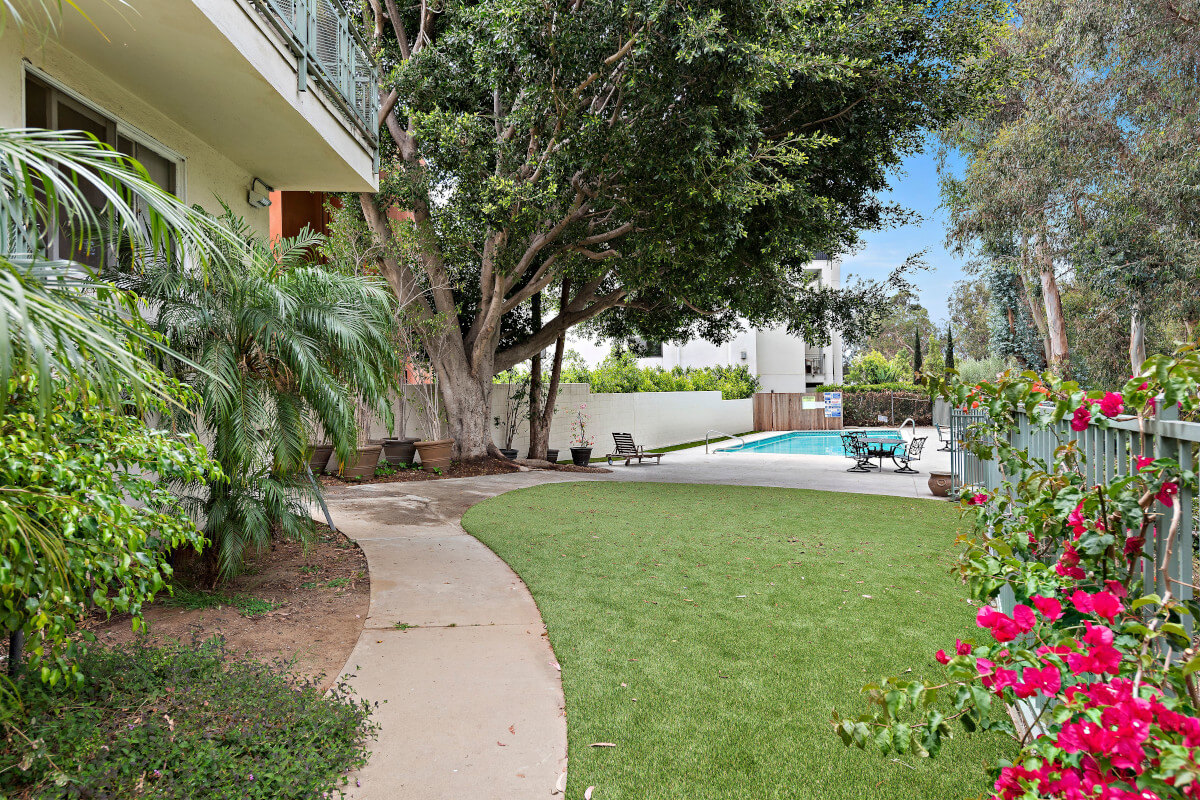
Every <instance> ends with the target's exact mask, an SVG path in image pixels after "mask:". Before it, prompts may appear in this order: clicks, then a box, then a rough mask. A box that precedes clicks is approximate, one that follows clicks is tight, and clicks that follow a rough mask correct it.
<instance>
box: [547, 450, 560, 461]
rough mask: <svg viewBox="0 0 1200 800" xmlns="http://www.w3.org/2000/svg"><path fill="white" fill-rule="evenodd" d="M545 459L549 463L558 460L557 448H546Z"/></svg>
mask: <svg viewBox="0 0 1200 800" xmlns="http://www.w3.org/2000/svg"><path fill="white" fill-rule="evenodd" d="M546 460H547V461H549V462H550V463H551V464H553V463H554V462H556V461H558V451H557V450H547V451H546Z"/></svg>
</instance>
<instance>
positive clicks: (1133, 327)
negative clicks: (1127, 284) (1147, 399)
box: [1129, 300, 1146, 375]
mask: <svg viewBox="0 0 1200 800" xmlns="http://www.w3.org/2000/svg"><path fill="white" fill-rule="evenodd" d="M1145 360H1146V312H1145V309H1143V308H1142V301H1141V300H1134V301H1133V309H1132V313H1130V315H1129V363H1130V365H1131V366H1132V367H1133V372H1132V374H1133V375H1137V374H1138V373H1139V372H1141V370H1142V362H1143V361H1145Z"/></svg>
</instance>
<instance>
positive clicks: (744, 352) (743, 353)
mask: <svg viewBox="0 0 1200 800" xmlns="http://www.w3.org/2000/svg"><path fill="white" fill-rule="evenodd" d="M745 360H746V351H745V350H743V351H742V361H745Z"/></svg>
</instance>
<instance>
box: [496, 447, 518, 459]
mask: <svg viewBox="0 0 1200 800" xmlns="http://www.w3.org/2000/svg"><path fill="white" fill-rule="evenodd" d="M500 452H501V453H504V457H505V458H507V459H508V460H509V461H514V460H516V458H517V451H516V449H515V448H512V447H501V448H500Z"/></svg>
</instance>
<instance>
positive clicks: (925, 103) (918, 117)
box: [359, 0, 1002, 458]
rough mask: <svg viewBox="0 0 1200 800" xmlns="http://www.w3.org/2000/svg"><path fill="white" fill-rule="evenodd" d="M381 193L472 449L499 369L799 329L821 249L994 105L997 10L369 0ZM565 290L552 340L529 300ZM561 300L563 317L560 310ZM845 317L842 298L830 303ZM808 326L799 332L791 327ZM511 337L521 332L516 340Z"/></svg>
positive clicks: (957, 3) (881, 207)
mask: <svg viewBox="0 0 1200 800" xmlns="http://www.w3.org/2000/svg"><path fill="white" fill-rule="evenodd" d="M369 11H370V13H368V14H367V22H368V26H369V27H370V26H373V34H374V40H375V42H376V43H377V51H378V54H379V59H380V62H381V65H382V68H383V74H384V81H383V88H382V90H381V94H382V100H383V102H382V106H381V110H380V122H381V125H382V127H383V129H384V131H385V136H384V137H383V138H384V141H383V144H382V148H381V149H382V162H383V163H382V173H381V174H382V177H381V185H380V190H379V192H377V193H364V194H362V195H360V197H359V201H360V206H361V210H362V213H363V216H364V218H365V221H366V223H367V226H368V228H369V230H370V231H371V234H372V236H373V237H374V238H375V239H376V243H377V244H378V245H379V247H378V248H377V250H376V252H377V253H378V254H379V260H380V265H379V267H380V270H381V272H382V274H383V275H384V276H385V277H386V278H387V280H388V282H389V283H390V284H391V286H392V288H393V289H394V290H395V292H396V293H397V295H398V296H399V298H400V301H401V302H402V303H405V304H412V306H413V307H414V308H415V309H416V313H417V314H418V315H420V316H423V317H424V318H426V319H430V320H432V319H435V318H437V319H440V320H443V321H445V320H450V321H456V322H457V324H435V325H425V326H421V330H422V331H423V336H424V342H423V343H424V346H425V348H426V349H427V351H428V353H429V356H430V358H431V361H432V364H433V366H434V368H435V369H436V371H437V374H438V377H439V382H440V387H441V392H442V396H443V398H444V401H445V409H446V413H447V416H448V418H449V422H450V429H451V433H452V435H453V436H454V437H455V439H456V440H457V445H456V449H457V454H458V455H459V456H460V457H463V458H470V457H477V456H481V455H483V454H485V453H486V452H487V451H488V449H489V447H490V446H492V445H491V442H490V436H489V419H490V413H489V408H488V406H489V396H490V392H491V385H492V376H493V375H494V374H495V373H496V372H498V371H500V370H503V369H506V368H508V367H511V366H513V365H514V364H517V363H519V362H521V361H524V360H526V359H528V358H530V357H531V356H533V355H534V354H536V353H539V352H541V351H542V350H543V349H545V348H546V347H548V346H549V345H551V344H552V343H554V342H555V341H556V339H557V338H558V337H559V336H560V335H561V334H562V333H563V332H564V331H565V330H567V329H568V328H570V327H572V326H575V325H578V324H580V323H583V322H586V321H588V320H592V319H595V318H596V317H598V316H599V315H601V314H604V313H605V312H606V311H610V310H612V309H622V310H624V311H626V312H630V311H632V312H636V313H639V314H641V315H643V316H642V319H643V320H655V319H658V320H663V319H666V320H669V321H670V325H671V327H672V329H673V331H674V332H677V333H679V334H680V335H683V334H685V333H688V332H691V331H694V330H703V331H704V332H705V333H708V334H710V335H711V334H715V333H719V332H720V331H721V330H722V329H725V330H728V328H729V327H731V326H733V325H736V324H737V319H738V318H739V317H741V318H746V319H750V320H753V321H755V322H768V321H773V322H777V323H778V322H787V321H789V320H788V316H789V314H792V312H793V311H794V309H795V307H796V306H795V300H796V297H797V296H798V295H802V294H804V293H806V292H809V291H811V288H810V283H809V279H808V275H807V274H806V273H805V270H804V265H805V264H806V263H807V261H808V260H809V259H810V256H811V254H812V253H813V252H814V251H817V250H822V251H829V250H832V251H834V252H841V251H844V250H846V249H848V248H851V247H852V246H853V245H854V244H855V242H856V233H857V232H858V231H860V230H862V229H865V228H872V227H877V226H880V225H883V224H886V223H887V222H888V221H889V220H890V219H892V217H893V215H894V214H895V213H897V209H894V208H891V207H889V206H887V205H885V204H883V203H882V202H880V201H879V200H878V199H877V192H878V191H879V190H881V189H884V188H886V186H887V182H886V175H887V171H888V169H889V168H890V167H893V166H896V165H897V164H898V163H899V161H900V159H901V158H902V157H903V156H904V155H906V154H908V153H911V152H914V151H916V150H917V149H919V148H920V146H921V141H922V137H923V135H924V131H925V130H926V129H928V128H929V127H930V126H932V125H937V124H939V123H942V122H945V121H947V120H949V119H951V118H953V117H955V116H956V115H958V114H959V113H961V111H962V110H963V108H964V107H965V106H967V105H969V104H972V103H974V102H975V101H976V100H977V97H978V95H979V94H980V93H981V92H982V91H986V88H985V87H986V86H987V84H988V83H989V79H988V76H987V75H986V73H984V72H981V71H980V70H977V69H976V68H975V66H974V65H975V64H979V63H985V62H984V59H982V58H981V56H982V55H983V54H984V52H985V51H986V49H987V47H988V46H989V42H991V41H992V39H993V38H994V35H995V33H996V27H997V19H998V17H999V16H1000V14H1001V13H1002V9H1001V4H1000V3H996V2H990V1H989V0H950V2H938V3H933V2H924V1H921V2H911V1H909V0H867V1H866V2H824V1H822V0H817V2H810V1H808V0H805V1H804V2H800V1H799V0H770V1H769V0H736V1H735V0H697V1H696V2H690V3H686V4H684V3H680V2H670V1H668V0H537V1H536V2H535V1H534V0H484V2H464V0H443V2H441V3H438V4H433V3H430V2H427V0H417V2H413V1H412V0H408V2H404V3H400V2H397V0H370V9H369ZM539 292H546V295H545V296H546V297H547V298H556V299H557V298H561V301H559V302H557V306H558V307H557V309H556V310H555V311H554V313H552V314H545V315H543V316H542V318H541V320H540V322H539V324H537V325H536V326H534V325H525V326H523V329H522V326H513V325H512V324H511V321H510V320H511V319H512V316H513V315H522V316H521V318H522V319H524V320H528V319H529V318H530V315H529V312H528V308H529V303H530V300H531V298H533V297H534V295H536V294H538V293H539ZM547 305H549V304H547ZM833 305H836V304H835V303H832V302H831V301H830V300H829V299H828V298H825V300H824V301H823V306H824V307H829V306H833ZM793 316H794V315H793ZM514 331H515V332H516V335H510V334H511V333H512V332H514Z"/></svg>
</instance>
